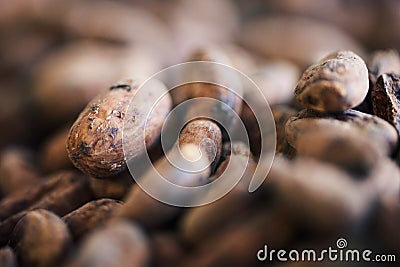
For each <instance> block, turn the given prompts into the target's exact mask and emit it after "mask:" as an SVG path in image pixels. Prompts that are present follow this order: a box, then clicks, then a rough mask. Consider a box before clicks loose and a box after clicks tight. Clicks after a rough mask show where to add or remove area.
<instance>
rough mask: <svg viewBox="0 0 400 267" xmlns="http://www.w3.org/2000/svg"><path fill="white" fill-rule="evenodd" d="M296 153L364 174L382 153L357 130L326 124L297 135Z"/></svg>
mask: <svg viewBox="0 0 400 267" xmlns="http://www.w3.org/2000/svg"><path fill="white" fill-rule="evenodd" d="M333 130H334V131H333ZM296 155H302V156H308V157H313V158H316V159H319V160H322V161H326V162H330V163H333V164H336V165H337V166H338V167H341V168H343V169H344V170H346V171H348V172H350V173H351V174H353V175H354V176H363V177H364V176H365V175H367V174H368V173H369V172H370V171H371V169H373V167H374V166H375V164H376V163H377V162H378V160H379V159H380V158H383V157H384V156H385V153H383V152H382V151H381V148H380V147H377V145H376V144H375V143H373V142H371V141H370V140H369V139H368V138H366V137H365V136H363V135H360V133H359V132H358V131H355V130H353V131H352V130H348V129H347V128H345V129H341V130H339V129H336V128H334V129H331V128H330V127H326V128H323V129H318V131H315V132H313V131H310V132H308V133H304V134H302V135H301V136H299V138H298V140H297V147H296Z"/></svg>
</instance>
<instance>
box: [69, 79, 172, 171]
mask: <svg viewBox="0 0 400 267" xmlns="http://www.w3.org/2000/svg"><path fill="white" fill-rule="evenodd" d="M138 90H139V83H138V82H137V81H135V80H125V81H123V82H120V83H118V84H116V85H115V86H112V87H111V89H110V91H108V92H107V93H105V94H102V95H100V96H98V97H97V98H95V99H94V100H92V101H91V102H90V103H89V104H88V105H87V106H86V108H85V109H84V110H83V111H82V112H81V114H80V115H79V117H78V118H77V120H76V121H75V123H74V125H73V126H72V128H71V130H70V133H69V138H68V143H67V151H68V155H69V157H70V159H71V160H72V162H73V163H74V165H75V166H76V167H77V168H78V169H80V170H82V171H83V172H85V173H87V174H89V175H90V176H93V177H95V178H107V177H110V176H113V175H116V174H118V173H120V172H122V171H123V170H125V169H126V161H129V160H132V159H134V158H135V157H137V156H138V155H141V154H143V153H144V152H145V151H142V149H139V148H141V147H142V146H141V143H140V142H141V140H142V139H141V137H142V136H141V134H142V132H140V133H138V132H139V131H137V129H140V128H141V127H142V128H143V127H145V126H146V137H145V139H146V146H147V147H150V146H151V145H152V144H153V143H154V142H155V140H156V139H157V138H158V136H159V133H160V132H161V127H162V125H163V122H164V120H165V118H166V116H167V113H168V112H169V110H170V105H171V101H170V98H169V97H168V96H166V97H163V99H162V100H161V101H160V102H159V104H158V105H157V107H156V109H158V110H156V111H154V113H152V114H151V116H150V117H149V119H148V121H146V118H142V117H143V116H145V115H147V114H142V113H143V112H142V113H141V110H137V114H135V116H136V117H137V118H136V117H135V118H134V120H133V121H132V119H131V118H126V117H125V115H126V112H127V111H128V110H127V109H128V106H129V104H130V102H131V100H132V98H133V97H134V96H135V94H136V92H137V91H138ZM152 90H156V91H157V92H164V91H165V90H166V89H165V87H164V86H163V85H162V84H161V83H157V84H156V85H155V87H154V88H152ZM146 93H147V94H148V98H147V99H148V101H149V105H152V104H154V103H157V98H158V96H156V94H155V93H154V92H150V91H149V92H146ZM147 99H146V100H147ZM126 122H127V123H128V124H129V125H127V126H126V127H125V131H132V134H133V135H132V136H131V140H128V141H127V142H129V145H128V146H127V147H129V148H130V150H129V151H124V150H123V142H122V129H123V127H124V123H125V125H126V124H127V123H126ZM143 129H144V128H143ZM124 152H125V153H124Z"/></svg>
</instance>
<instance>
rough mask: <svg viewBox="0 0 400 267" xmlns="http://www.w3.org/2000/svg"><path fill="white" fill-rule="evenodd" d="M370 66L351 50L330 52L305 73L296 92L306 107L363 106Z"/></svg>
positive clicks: (328, 109)
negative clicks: (361, 104) (368, 67)
mask: <svg viewBox="0 0 400 267" xmlns="http://www.w3.org/2000/svg"><path fill="white" fill-rule="evenodd" d="M368 87H369V80H368V69H367V66H366V65H365V63H364V61H363V60H362V59H361V58H360V57H359V56H358V55H356V54H354V53H353V52H351V51H338V52H335V53H332V54H329V55H328V56H326V57H325V58H323V59H322V60H321V61H320V62H319V63H318V64H315V65H312V66H310V67H309V68H308V69H307V70H306V71H305V72H304V73H303V75H302V76H301V78H300V80H299V82H298V83H297V85H296V88H295V91H294V94H295V96H296V98H297V100H298V101H299V102H300V104H302V105H303V106H304V107H305V108H310V109H313V110H316V111H320V112H328V113H329V112H340V111H345V110H347V109H350V108H354V107H356V106H357V105H359V104H360V103H361V102H362V101H363V100H364V98H365V96H366V95H367V93H368Z"/></svg>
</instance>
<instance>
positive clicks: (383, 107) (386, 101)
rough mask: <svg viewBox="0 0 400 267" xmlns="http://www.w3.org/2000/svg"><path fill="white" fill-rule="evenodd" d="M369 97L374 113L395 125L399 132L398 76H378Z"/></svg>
mask: <svg viewBox="0 0 400 267" xmlns="http://www.w3.org/2000/svg"><path fill="white" fill-rule="evenodd" d="M371 97H372V106H373V109H374V113H375V114H376V115H377V116H379V117H381V118H382V119H384V120H386V121H387V122H389V123H390V124H392V125H393V126H394V127H396V129H397V131H398V132H399V133H400V76H399V75H396V74H382V75H381V76H379V77H378V80H377V82H376V87H375V88H374V90H373V91H372V94H371Z"/></svg>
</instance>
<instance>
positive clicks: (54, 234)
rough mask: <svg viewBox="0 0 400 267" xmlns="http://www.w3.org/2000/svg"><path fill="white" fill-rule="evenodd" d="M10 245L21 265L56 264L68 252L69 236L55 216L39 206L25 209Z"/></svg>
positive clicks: (65, 227)
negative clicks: (38, 207)
mask: <svg viewBox="0 0 400 267" xmlns="http://www.w3.org/2000/svg"><path fill="white" fill-rule="evenodd" d="M10 245H11V246H12V247H13V248H14V249H15V251H16V255H17V258H18V262H19V264H20V265H21V266H41V267H42V266H43V267H50V266H58V265H59V264H60V263H61V261H62V260H63V258H64V257H65V256H66V255H67V252H68V249H69V247H70V245H71V236H70V233H69V231H68V228H67V226H66V225H65V223H64V222H63V221H62V220H61V219H60V218H59V217H58V216H57V215H55V214H53V213H52V212H49V211H46V210H42V209H39V210H35V211H31V212H28V213H27V214H26V215H25V216H24V217H23V218H22V219H21V220H20V221H19V222H18V224H17V225H16V226H15V229H14V231H13V234H12V237H11V239H10Z"/></svg>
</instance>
